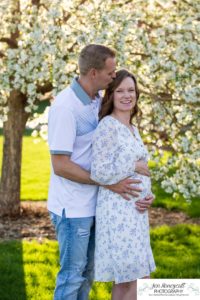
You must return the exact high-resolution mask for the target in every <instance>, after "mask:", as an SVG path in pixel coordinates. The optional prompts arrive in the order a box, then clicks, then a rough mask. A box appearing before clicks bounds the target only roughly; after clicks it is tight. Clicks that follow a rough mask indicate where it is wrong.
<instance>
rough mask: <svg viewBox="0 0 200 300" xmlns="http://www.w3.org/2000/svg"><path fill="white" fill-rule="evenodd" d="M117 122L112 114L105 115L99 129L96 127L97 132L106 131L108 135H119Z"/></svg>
mask: <svg viewBox="0 0 200 300" xmlns="http://www.w3.org/2000/svg"><path fill="white" fill-rule="evenodd" d="M117 131H118V128H117V124H116V123H115V121H114V120H113V118H112V117H111V116H109V115H108V116H105V117H104V118H103V119H101V121H100V122H99V124H98V126H97V129H96V133H97V134H98V133H99V132H100V133H102V132H103V133H104V134H106V135H108V134H109V135H110V136H113V135H116V136H117Z"/></svg>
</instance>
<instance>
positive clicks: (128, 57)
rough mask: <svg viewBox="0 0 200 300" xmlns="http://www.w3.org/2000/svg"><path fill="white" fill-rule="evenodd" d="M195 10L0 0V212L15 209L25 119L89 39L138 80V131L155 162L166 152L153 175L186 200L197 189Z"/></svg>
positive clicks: (61, 82) (186, 2)
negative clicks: (0, 140)
mask: <svg viewBox="0 0 200 300" xmlns="http://www.w3.org/2000/svg"><path fill="white" fill-rule="evenodd" d="M199 9H200V5H199V4H198V1H192V0H169V1H164V0H147V1H143V0H132V1H130V0H102V1H100V0H73V1H72V0H54V1H50V0H10V1H6V0H2V1H1V4H0V16H1V18H0V67H1V68H0V113H1V118H2V121H3V134H4V148H3V164H2V176H1V185H0V214H17V213H19V208H20V202H19V200H20V170H21V147H22V146H21V145H22V136H23V131H24V129H25V125H26V122H27V120H28V118H29V117H30V116H31V115H32V114H33V112H34V111H35V110H36V109H37V105H38V103H39V100H40V98H41V97H42V96H43V95H44V94H45V93H47V92H52V94H56V93H57V92H58V91H60V90H61V89H62V88H64V87H65V86H66V85H67V84H68V83H69V81H70V79H71V78H72V77H73V76H74V74H75V73H77V54H78V53H79V51H80V49H81V48H82V47H83V46H84V45H85V44H87V43H93V42H95V43H101V44H105V45H108V46H111V47H112V48H114V49H116V51H117V56H118V65H119V67H126V68H128V69H129V70H130V71H132V72H134V73H135V74H136V76H137V78H138V81H139V83H140V89H141V100H140V107H141V111H142V117H140V118H138V119H137V122H138V125H139V127H140V128H141V132H142V133H143V135H144V138H145V141H146V143H147V144H148V145H149V147H150V149H151V153H152V156H155V161H157V158H158V157H159V154H162V151H163V150H169V151H170V153H171V155H169V157H168V158H166V163H165V165H164V166H163V165H162V166H161V165H159V163H158V164H157V168H155V169H154V174H153V175H154V176H155V179H161V180H162V186H163V187H164V188H165V189H166V191H168V192H171V193H173V194H174V195H176V193H182V194H183V195H184V196H185V198H186V199H190V198H191V197H195V196H196V195H197V194H198V193H199V186H200V177H199V169H198V168H199V164H198V156H199V149H198V142H199V140H200V134H199V129H198V112H199V107H198V101H199V100H198V99H199V96H200V88H199V85H198V75H199V73H200V46H199V36H200V35H199V33H200V24H199V18H198V11H199ZM172 168H173V170H171V169H172ZM169 171H170V172H169ZM30 172H31V170H30ZM169 174H170V176H169Z"/></svg>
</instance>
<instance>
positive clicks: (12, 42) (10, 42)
mask: <svg viewBox="0 0 200 300" xmlns="http://www.w3.org/2000/svg"><path fill="white" fill-rule="evenodd" d="M0 42H2V43H6V44H7V45H8V46H10V48H12V49H15V48H17V47H18V46H17V42H16V41H15V40H13V39H11V38H1V39H0Z"/></svg>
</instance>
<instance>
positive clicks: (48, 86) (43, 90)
mask: <svg viewBox="0 0 200 300" xmlns="http://www.w3.org/2000/svg"><path fill="white" fill-rule="evenodd" d="M52 89H53V86H52V84H51V82H47V83H45V84H44V85H41V86H38V87H37V92H38V93H41V94H45V93H48V92H51V91H52Z"/></svg>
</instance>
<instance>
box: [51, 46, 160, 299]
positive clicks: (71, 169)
mask: <svg viewBox="0 0 200 300" xmlns="http://www.w3.org/2000/svg"><path fill="white" fill-rule="evenodd" d="M78 65H79V71H80V76H79V77H77V78H74V79H73V81H72V82H71V85H70V86H69V87H67V88H65V89H64V90H63V91H61V92H60V93H59V94H58V96H57V97H56V99H55V101H54V102H53V104H52V106H51V108H50V112H49V122H48V142H49V148H50V153H51V178H50V187H49V197H48V210H49V212H50V217H51V220H52V223H53V224H54V226H55V230H56V235H57V239H58V243H59V251H60V270H59V272H58V274H57V280H56V288H55V292H54V300H87V299H88V297H89V291H90V288H91V285H92V282H93V280H94V279H95V280H96V281H99V282H108V281H109V282H110V281H113V289H112V299H113V300H134V299H136V282H137V279H138V278H149V276H150V273H151V272H152V271H154V270H155V263H154V259H153V255H152V250H151V246H150V237H149V222H148V210H147V209H148V208H149V206H150V205H151V204H152V202H153V195H152V193H151V180H150V173H149V169H148V166H147V160H148V152H147V149H146V147H145V146H144V144H143V142H142V139H141V136H140V134H139V131H138V129H137V127H136V126H135V125H133V123H132V118H133V117H134V116H135V115H136V114H137V112H138V99H139V90H138V86H137V81H136V78H135V76H134V75H133V74H131V73H130V72H129V71H127V70H119V71H117V72H116V56H115V52H114V51H113V50H112V49H110V48H108V47H105V46H103V45H95V44H90V45H88V46H86V47H85V48H83V49H82V51H81V53H80V55H79V61H78ZM102 90H105V93H104V96H103V97H102V95H101V94H100V93H99V91H102Z"/></svg>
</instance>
